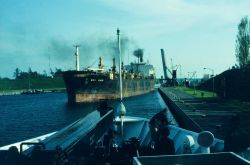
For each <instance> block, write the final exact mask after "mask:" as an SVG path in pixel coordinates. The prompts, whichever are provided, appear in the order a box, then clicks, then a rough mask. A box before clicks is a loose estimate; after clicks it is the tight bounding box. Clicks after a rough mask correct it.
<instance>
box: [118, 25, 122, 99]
mask: <svg viewBox="0 0 250 165" xmlns="http://www.w3.org/2000/svg"><path fill="white" fill-rule="evenodd" d="M117 41H118V55H119V83H120V101H121V102H122V69H121V66H122V57H121V41H120V30H119V29H117Z"/></svg>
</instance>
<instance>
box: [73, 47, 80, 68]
mask: <svg viewBox="0 0 250 165" xmlns="http://www.w3.org/2000/svg"><path fill="white" fill-rule="evenodd" d="M74 47H75V48H76V52H75V56H76V70H77V71H79V70H80V65H79V49H78V48H79V47H80V45H74Z"/></svg>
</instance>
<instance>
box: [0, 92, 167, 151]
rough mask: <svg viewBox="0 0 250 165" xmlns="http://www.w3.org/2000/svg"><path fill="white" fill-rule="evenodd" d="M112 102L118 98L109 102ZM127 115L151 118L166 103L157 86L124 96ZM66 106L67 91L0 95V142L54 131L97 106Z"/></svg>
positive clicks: (5, 142) (91, 104)
mask: <svg viewBox="0 0 250 165" xmlns="http://www.w3.org/2000/svg"><path fill="white" fill-rule="evenodd" d="M111 104H112V105H113V106H116V105H117V102H111ZM124 105H125V107H126V109H127V115H131V116H138V117H146V118H150V117H152V116H153V115H154V114H155V113H157V112H159V111H160V110H162V109H164V108H165V107H166V105H165V103H164V101H163V100H162V99H161V97H160V95H159V93H158V92H157V90H155V91H153V92H150V93H148V94H144V95H141V96H135V97H130V98H127V99H125V100H124ZM97 106H98V105H97V103H88V104H81V105H77V106H69V105H68V104H67V95H66V93H41V94H33V95H13V96H1V97H0V146H4V145H7V144H11V143H15V142H18V141H22V140H26V139H30V138H33V137H36V136H40V135H43V134H47V133H50V132H54V131H57V130H59V129H61V128H63V127H65V126H66V125H68V124H70V123H72V122H74V121H75V120H77V119H79V118H81V117H84V116H85V115H86V114H88V113H90V112H91V111H93V110H95V109H96V108H97Z"/></svg>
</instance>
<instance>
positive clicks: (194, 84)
mask: <svg viewBox="0 0 250 165" xmlns="http://www.w3.org/2000/svg"><path fill="white" fill-rule="evenodd" d="M189 74H192V75H191V77H190V80H192V79H193V88H194V95H196V89H195V86H196V83H195V81H196V80H195V75H196V71H194V72H188V75H189Z"/></svg>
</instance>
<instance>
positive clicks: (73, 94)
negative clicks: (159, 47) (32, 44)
mask: <svg viewBox="0 0 250 165" xmlns="http://www.w3.org/2000/svg"><path fill="white" fill-rule="evenodd" d="M118 38H119V37H118ZM78 47H79V46H76V53H75V55H76V70H72V71H65V72H63V79H64V82H65V85H66V88H67V94H68V102H69V103H81V102H96V101H99V100H101V99H117V98H119V97H120V95H119V93H120V92H119V73H118V72H117V71H116V63H115V58H113V65H112V67H111V69H109V70H108V71H105V70H104V65H103V62H102V58H101V57H100V58H99V64H98V68H87V69H85V70H82V71H80V70H79V53H78ZM121 66H122V67H121V74H122V79H123V80H122V81H123V87H122V95H123V97H130V96H135V95H141V94H144V93H147V92H150V91H152V90H153V89H154V83H155V71H154V67H153V66H152V65H150V64H148V63H145V62H143V57H142V56H138V62H134V63H131V64H130V65H123V63H122V64H121Z"/></svg>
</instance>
